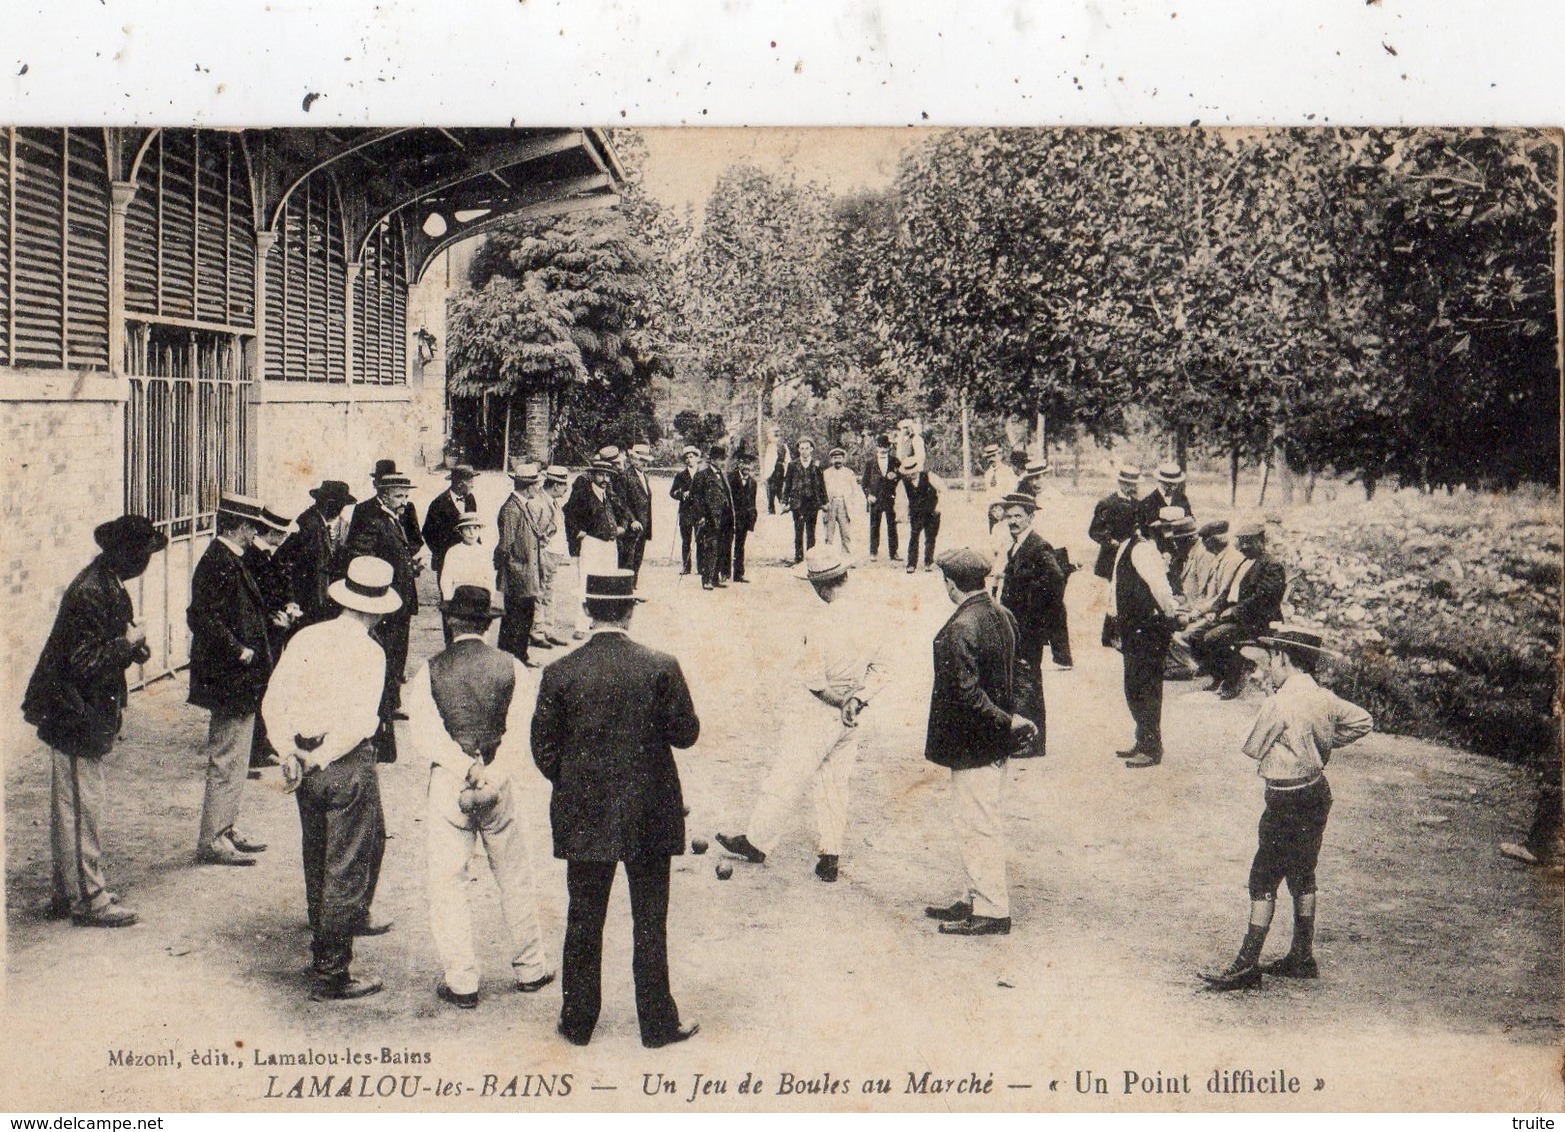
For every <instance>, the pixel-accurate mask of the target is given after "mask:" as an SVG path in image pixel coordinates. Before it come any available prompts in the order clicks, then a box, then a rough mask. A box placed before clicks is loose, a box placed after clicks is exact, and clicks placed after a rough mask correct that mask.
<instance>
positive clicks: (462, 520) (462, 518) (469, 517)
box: [456, 511, 487, 530]
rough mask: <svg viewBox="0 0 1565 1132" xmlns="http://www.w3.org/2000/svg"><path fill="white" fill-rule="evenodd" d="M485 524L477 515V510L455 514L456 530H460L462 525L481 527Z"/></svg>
mask: <svg viewBox="0 0 1565 1132" xmlns="http://www.w3.org/2000/svg"><path fill="white" fill-rule="evenodd" d="M486 525H487V524H486V523H485V522H484V521H483V520H482V519H480V518H479V517H478V512H476V511H467V512H465V513H463V514H461V515H459V516H457V520H456V529H457V530H461V529H462V528H463V527H482V526H486Z"/></svg>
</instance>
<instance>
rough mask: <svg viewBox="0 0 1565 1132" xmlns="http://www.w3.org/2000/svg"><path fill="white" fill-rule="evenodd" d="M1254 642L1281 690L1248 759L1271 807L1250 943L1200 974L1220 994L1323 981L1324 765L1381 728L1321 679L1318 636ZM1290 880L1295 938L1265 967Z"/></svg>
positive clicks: (1251, 741) (1254, 873)
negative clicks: (1272, 983) (1318, 909)
mask: <svg viewBox="0 0 1565 1132" xmlns="http://www.w3.org/2000/svg"><path fill="white" fill-rule="evenodd" d="M1256 644H1257V645H1258V646H1259V647H1258V648H1253V649H1252V648H1246V649H1245V652H1247V653H1251V654H1252V655H1253V658H1254V659H1255V660H1256V662H1257V663H1259V664H1261V665H1262V666H1263V674H1264V676H1265V678H1266V680H1267V682H1268V683H1269V684H1271V686H1272V688H1273V689H1274V690H1273V692H1272V694H1271V695H1270V696H1268V697H1267V699H1266V702H1265V703H1263V704H1262V705H1261V710H1260V713H1259V714H1258V715H1257V716H1256V719H1255V724H1254V726H1252V727H1251V728H1250V734H1249V736H1248V737H1247V738H1246V739H1245V741H1244V753H1245V755H1246V756H1247V757H1249V758H1252V759H1254V760H1256V764H1257V765H1256V768H1255V769H1256V773H1257V774H1259V775H1260V776H1261V778H1262V779H1263V780H1265V782H1266V809H1265V811H1264V812H1263V813H1262V814H1261V821H1260V826H1259V828H1258V829H1257V831H1256V849H1255V859H1254V860H1253V861H1252V862H1251V864H1250V918H1249V922H1248V924H1247V925H1246V927H1245V933H1244V942H1243V943H1241V944H1240V946H1239V953H1238V955H1236V956H1235V957H1234V961H1233V962H1232V963H1230V964H1229V965H1228V967H1227V968H1226V969H1225V970H1222V971H1218V972H1211V973H1207V972H1203V973H1201V978H1203V979H1204V980H1206V983H1207V985H1208V986H1210V987H1211V988H1212V989H1213V990H1216V991H1232V990H1246V989H1252V988H1255V987H1259V986H1260V985H1261V979H1262V975H1263V974H1266V975H1277V976H1280V977H1282V978H1287V979H1316V978H1319V977H1320V965H1319V963H1318V962H1317V961H1316V959H1315V952H1314V939H1315V902H1316V883H1315V867H1316V864H1317V862H1318V861H1319V859H1320V847H1321V842H1322V840H1323V839H1324V838H1325V834H1326V819H1327V817H1328V816H1329V815H1330V813H1331V786H1330V784H1329V783H1327V781H1326V764H1327V763H1328V762H1329V761H1330V760H1331V754H1332V752H1333V751H1334V750H1336V749H1337V748H1339V747H1344V746H1346V745H1347V744H1349V743H1352V742H1354V741H1355V740H1358V739H1362V738H1363V737H1364V736H1365V735H1368V734H1369V733H1370V731H1371V730H1373V729H1374V726H1375V722H1374V720H1373V719H1371V718H1370V715H1369V712H1367V711H1365V710H1364V709H1363V708H1361V707H1359V706H1358V705H1357V704H1352V703H1349V702H1348V701H1347V700H1344V699H1342V698H1341V697H1339V696H1337V695H1334V694H1333V693H1331V692H1329V691H1327V690H1326V689H1325V688H1322V687H1321V686H1320V685H1319V684H1317V683H1316V682H1315V666H1316V663H1317V660H1318V658H1319V657H1320V656H1322V655H1324V654H1325V650H1324V648H1322V640H1321V637H1320V634H1318V633H1316V632H1313V631H1312V630H1309V629H1301V628H1291V627H1283V628H1279V629H1277V630H1275V631H1267V632H1263V633H1262V634H1261V635H1260V637H1259V638H1258V639H1257V642H1256ZM1283 881H1287V882H1288V891H1289V893H1290V894H1291V895H1292V897H1293V942H1292V943H1291V945H1290V946H1289V948H1288V954H1287V955H1285V956H1284V957H1283V958H1281V959H1278V960H1274V961H1273V962H1271V963H1264V964H1263V963H1261V961H1260V959H1261V948H1262V947H1263V946H1264V945H1265V943H1266V935H1267V932H1268V931H1269V930H1270V928H1271V923H1272V916H1273V913H1274V912H1275V910H1276V907H1277V888H1278V886H1279V885H1280V884H1281V883H1282V882H1283Z"/></svg>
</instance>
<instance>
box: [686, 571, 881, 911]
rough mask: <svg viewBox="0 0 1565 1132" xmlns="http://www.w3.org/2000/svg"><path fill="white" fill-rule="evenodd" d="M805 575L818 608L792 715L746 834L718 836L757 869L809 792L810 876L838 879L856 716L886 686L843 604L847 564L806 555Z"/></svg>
mask: <svg viewBox="0 0 1565 1132" xmlns="http://www.w3.org/2000/svg"><path fill="white" fill-rule="evenodd" d="M804 563H805V570H806V576H807V577H808V579H809V582H810V584H811V585H812V586H813V587H814V588H815V594H816V596H817V597H819V598H820V600H821V602H822V604H821V605H818V606H816V607H815V609H814V610H813V611H812V616H811V617H810V619H809V620H808V621H807V623H806V625H805V631H804V649H803V652H802V654H801V657H800V660H799V663H798V667H797V669H796V671H797V674H798V686H799V689H800V690H799V692H798V693H797V694H796V697H795V699H796V702H797V711H796V712H795V714H794V715H793V718H792V719H791V720H790V721H789V726H788V727H786V728H785V729H784V730H783V732H782V746H781V748H780V749H779V750H778V752H777V758H776V760H775V761H774V762H773V763H772V768H771V770H770V771H769V772H768V773H767V775H766V778H765V779H764V780H763V781H762V782H761V790H760V795H759V796H758V797H757V798H756V801H755V808H754V809H753V810H751V812H750V820H749V822H748V824H747V825H746V826H745V831H744V832H743V833H738V834H726V833H719V834H718V835H717V841H718V844H720V845H722V847H723V848H724V849H727V850H728V851H729V852H730V853H733V854H735V855H737V856H739V857H743V858H744V859H745V860H747V861H750V862H752V863H754V864H761V863H762V862H764V861H765V860H766V856H767V854H768V853H770V852H772V850H774V849H775V848H776V847H777V843H778V842H779V841H781V840H782V835H783V833H784V832H785V831H786V830H787V827H788V820H789V818H790V817H791V816H792V813H793V810H794V807H795V806H796V805H797V804H798V801H799V797H800V795H802V794H803V793H804V791H805V789H806V788H809V789H810V790H811V793H812V795H813V797H814V804H815V830H816V838H817V841H816V854H817V857H818V860H817V862H816V865H815V875H816V876H817V877H819V878H820V879H821V880H823V881H825V882H827V883H828V884H829V883H831V882H833V881H835V880H836V879H837V867H838V861H839V859H840V857H841V855H842V834H843V829H844V827H845V826H846V825H847V820H848V792H849V781H850V779H851V778H852V776H853V766H854V763H855V762H857V760H858V757H859V728H858V723H859V720H858V717H859V713H860V712H861V711H863V710H864V708H865V706H866V705H867V704H869V703H870V701H871V700H873V699H874V697H875V695H876V693H878V692H879V691H880V690H881V689H882V688H883V687H884V686H885V682H886V672H887V669H886V664H885V659H884V652H883V650H882V649H881V648H880V646H879V644H878V643H877V642H876V641H875V640H874V639H873V638H866V636H865V635H864V633H863V631H862V629H860V628H859V627H858V625H857V624H856V619H855V618H854V617H853V615H852V613H851V611H850V610H849V609H848V605H847V604H845V602H847V603H851V601H852V598H851V596H845V595H851V586H850V583H849V580H848V564H847V561H846V560H845V559H844V558H843V555H842V552H841V551H840V550H839V549H838V548H836V547H833V546H826V545H821V546H817V547H813V548H811V550H810V552H809V553H808V554H806V555H805V557H804Z"/></svg>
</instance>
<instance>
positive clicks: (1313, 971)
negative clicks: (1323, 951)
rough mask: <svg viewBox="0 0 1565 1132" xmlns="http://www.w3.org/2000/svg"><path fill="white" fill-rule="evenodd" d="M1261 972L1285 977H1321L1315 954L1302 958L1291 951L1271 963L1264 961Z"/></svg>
mask: <svg viewBox="0 0 1565 1132" xmlns="http://www.w3.org/2000/svg"><path fill="white" fill-rule="evenodd" d="M1261 973H1262V974H1265V975H1277V976H1279V977H1280V978H1284V979H1318V978H1320V964H1318V963H1317V962H1315V956H1313V955H1309V956H1305V957H1303V958H1300V957H1299V956H1296V955H1294V954H1293V952H1291V951H1290V952H1288V954H1286V955H1284V956H1283V957H1282V958H1281V959H1278V960H1276V961H1274V962H1271V963H1262V964H1261Z"/></svg>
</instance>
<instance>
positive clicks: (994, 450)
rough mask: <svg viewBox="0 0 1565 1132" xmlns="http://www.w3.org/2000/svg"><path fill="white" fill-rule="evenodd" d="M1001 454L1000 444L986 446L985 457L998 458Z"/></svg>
mask: <svg viewBox="0 0 1565 1132" xmlns="http://www.w3.org/2000/svg"><path fill="white" fill-rule="evenodd" d="M999 454H1000V446H999V445H998V444H985V445H984V455H985V456H998V455H999Z"/></svg>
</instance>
